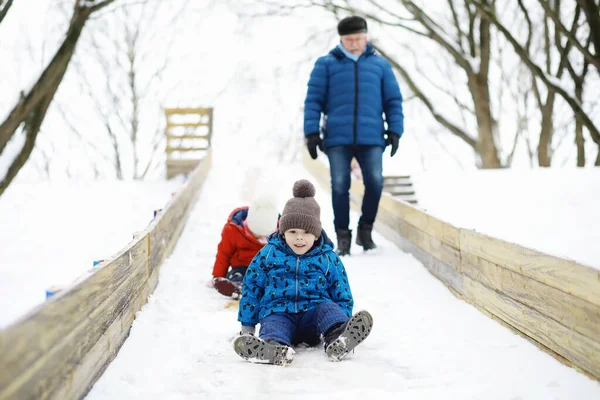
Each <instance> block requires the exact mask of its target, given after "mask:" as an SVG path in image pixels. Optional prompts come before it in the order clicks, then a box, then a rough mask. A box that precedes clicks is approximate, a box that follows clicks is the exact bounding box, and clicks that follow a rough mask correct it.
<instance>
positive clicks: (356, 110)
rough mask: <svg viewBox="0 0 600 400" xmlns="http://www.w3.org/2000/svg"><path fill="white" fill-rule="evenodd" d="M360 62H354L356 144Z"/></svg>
mask: <svg viewBox="0 0 600 400" xmlns="http://www.w3.org/2000/svg"><path fill="white" fill-rule="evenodd" d="M357 120H358V60H356V61H355V62H354V144H356V135H357V129H358V126H357V125H358V121H357Z"/></svg>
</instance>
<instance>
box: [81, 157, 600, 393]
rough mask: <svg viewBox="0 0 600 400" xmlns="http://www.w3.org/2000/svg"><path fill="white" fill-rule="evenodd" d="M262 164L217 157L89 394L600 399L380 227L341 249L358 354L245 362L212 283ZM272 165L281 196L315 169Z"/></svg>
mask: <svg viewBox="0 0 600 400" xmlns="http://www.w3.org/2000/svg"><path fill="white" fill-rule="evenodd" d="M217 159H218V158H217ZM256 172H257V171H255V170H247V176H243V175H242V174H240V173H239V170H237V171H236V169H235V168H231V165H215V166H214V167H213V169H212V171H211V173H210V175H209V177H208V180H207V182H206V185H205V186H204V190H203V192H202V194H201V196H200V199H199V201H198V203H197V204H196V206H195V208H194V210H193V212H192V214H191V216H190V220H189V221H188V223H187V226H186V228H185V230H184V232H183V235H182V237H181V239H180V240H179V243H178V245H177V247H176V248H175V250H174V253H173V254H172V256H171V257H170V258H169V259H168V260H167V261H166V263H165V265H164V266H163V267H162V269H161V275H160V283H159V285H158V287H157V289H156V291H155V293H154V294H153V295H152V296H151V298H150V299H149V303H148V304H147V305H146V306H145V307H144V308H143V309H142V311H141V312H139V313H138V316H137V319H136V320H135V321H134V324H133V328H132V330H131V335H130V336H129V338H128V339H127V341H126V342H125V344H124V345H123V347H122V349H121V351H120V353H119V354H118V356H117V358H116V359H115V360H114V361H113V363H112V364H111V365H110V366H109V368H108V369H107V370H106V372H105V373H104V375H103V376H102V377H101V378H100V380H99V381H98V382H97V383H96V385H95V386H94V388H93V389H92V391H91V392H90V394H89V395H88V396H87V399H88V400H100V399H133V398H144V399H145V400H151V399H184V400H185V399H204V398H210V399H213V398H215V399H216V398H218V399H236V400H239V399H254V398H261V399H265V398H267V399H286V398H310V399H337V398H343V399H364V398H365V397H367V396H368V397H371V398H388V397H389V398H402V399H439V398H444V399H455V398H456V399H544V400H545V399H598V398H600V385H599V384H598V383H597V382H594V381H592V380H590V379H588V378H587V377H585V376H584V375H582V374H579V373H577V372H575V370H573V369H570V368H567V367H566V366H564V365H562V364H560V363H559V362H557V361H556V360H554V359H553V358H552V357H551V356H549V355H547V354H546V353H544V352H542V351H540V350H538V349H537V348H536V347H535V346H533V345H532V344H530V343H529V342H527V341H526V340H524V339H522V338H521V337H519V336H516V335H514V334H512V333H511V332H510V331H509V330H507V329H505V328H503V327H502V326H500V325H499V324H497V323H495V322H493V321H492V320H490V319H489V318H487V317H485V316H484V315H483V314H481V313H480V312H478V311H477V310H475V309H474V308H473V307H471V306H469V305H467V304H466V303H464V302H462V301H459V300H457V299H456V298H455V297H454V296H452V294H450V292H449V291H448V290H447V289H446V288H445V287H444V286H443V285H442V284H441V283H440V282H439V281H437V280H436V279H435V278H433V277H432V276H431V275H430V274H429V273H428V272H426V270H425V268H424V267H423V266H422V265H421V264H420V263H419V262H418V261H417V260H415V259H414V258H413V257H412V256H411V255H408V254H405V253H403V252H401V251H400V250H398V249H397V248H396V247H395V246H394V245H393V244H391V243H390V242H387V241H386V240H384V239H383V238H382V237H380V236H378V235H376V236H375V239H376V241H377V242H378V243H379V245H380V246H381V248H382V252H381V253H380V254H378V255H365V254H360V253H359V252H357V251H356V250H355V252H354V253H355V254H354V255H353V256H352V257H349V258H345V259H344V263H345V265H346V267H347V270H348V274H349V278H350V283H351V285H352V290H353V293H354V297H355V302H356V308H355V310H359V309H367V310H369V311H370V312H371V313H372V314H373V316H374V321H375V322H374V328H373V332H372V334H371V336H370V337H369V339H368V340H367V341H366V342H365V343H363V344H361V346H359V347H358V348H357V350H356V353H355V354H353V355H349V356H348V358H347V359H346V360H344V361H343V362H341V363H332V362H329V361H328V360H327V359H326V357H325V355H324V353H323V351H322V350H321V349H320V348H314V349H300V350H299V351H298V353H297V355H296V359H295V360H294V362H293V363H292V365H291V366H289V367H288V368H281V367H273V366H265V365H254V364H249V363H247V362H244V361H243V360H242V359H240V358H239V357H238V356H237V355H236V354H235V353H234V352H233V350H232V347H231V340H232V339H233V337H234V335H235V333H236V332H237V331H238V330H239V325H238V322H237V321H236V316H237V310H236V309H235V308H225V307H224V306H225V304H226V299H225V298H223V297H222V296H220V295H219V294H218V293H216V292H215V291H213V290H210V289H208V288H206V287H205V286H204V283H205V282H206V281H207V280H208V279H209V278H210V273H211V269H212V263H213V261H214V255H215V251H216V246H217V243H218V240H219V232H220V229H221V227H222V225H223V223H224V221H225V218H226V217H227V215H228V214H229V212H230V211H231V209H232V208H234V207H236V206H238V205H240V204H246V203H247V201H248V198H247V197H244V196H247V195H249V194H251V191H246V190H240V188H243V187H246V186H247V185H245V182H247V181H251V180H252V177H256V176H257V174H256ZM274 172H277V175H276V176H274V175H272V174H273V173H274ZM270 175H271V178H270V182H266V183H265V182H262V183H261V182H259V187H261V184H263V185H265V184H266V185H267V186H268V187H271V188H272V189H273V190H274V189H275V188H277V190H280V198H281V200H282V201H285V200H286V199H287V198H289V197H290V195H291V185H292V183H293V182H294V180H295V179H297V178H300V177H308V175H307V172H306V171H304V170H302V169H300V168H298V169H283V168H278V169H276V170H271V171H270ZM244 178H248V180H245V179H244ZM222 182H228V184H227V185H226V186H224V185H222ZM267 186H262V187H267ZM216 193H218V194H219V195H218V196H216V195H215V194H216ZM317 200H318V201H319V202H320V204H321V207H322V221H323V224H324V228H325V229H326V230H327V231H329V232H331V233H332V226H331V221H332V214H331V211H330V207H329V198H328V196H327V195H326V193H325V192H324V191H323V190H320V189H318V195H317ZM356 220H357V216H356V215H353V222H354V223H355V222H356Z"/></svg>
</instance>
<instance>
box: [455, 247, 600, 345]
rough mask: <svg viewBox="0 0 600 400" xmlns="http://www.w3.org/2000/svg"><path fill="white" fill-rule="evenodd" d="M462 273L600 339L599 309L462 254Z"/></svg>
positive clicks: (489, 263) (588, 335) (590, 336)
mask: <svg viewBox="0 0 600 400" xmlns="http://www.w3.org/2000/svg"><path fill="white" fill-rule="evenodd" d="M461 271H462V272H463V273H464V274H466V275H468V276H469V277H470V278H471V279H473V280H476V281H478V282H481V283H483V284H485V285H486V286H488V287H490V288H492V289H494V290H496V291H499V292H501V293H502V294H504V295H506V296H508V297H510V298H511V299H513V300H516V301H518V302H519V303H523V304H525V305H527V306H529V307H531V308H533V309H534V310H537V311H539V312H540V313H542V314H544V315H545V316H547V317H550V318H552V319H553V320H555V321H557V322H559V323H561V324H562V325H564V326H566V327H567V328H569V329H573V330H575V331H577V332H579V333H581V334H582V335H585V336H587V337H588V338H591V339H593V338H600V307H598V306H596V305H594V304H592V303H589V302H587V301H585V300H581V299H579V298H577V297H574V296H572V295H570V294H568V293H565V292H563V291H560V290H558V289H555V288H553V287H550V286H547V285H544V284H543V283H540V282H538V281H536V280H533V279H531V278H528V277H526V276H523V275H521V274H518V273H516V272H512V271H510V270H508V269H505V268H502V267H500V266H498V265H496V264H494V263H491V262H489V261H487V260H484V259H481V258H479V257H477V256H475V255H472V254H470V253H467V252H461Z"/></svg>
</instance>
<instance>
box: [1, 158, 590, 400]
mask: <svg viewBox="0 0 600 400" xmlns="http://www.w3.org/2000/svg"><path fill="white" fill-rule="evenodd" d="M304 163H305V167H306V168H307V170H309V171H310V172H311V173H312V174H313V175H314V177H315V179H316V181H318V182H319V183H320V184H321V185H322V186H323V187H324V188H326V189H327V190H329V187H330V186H329V171H328V170H327V167H325V166H324V165H323V164H321V163H319V162H315V161H312V160H310V159H309V158H308V157H305V161H304ZM210 165H211V152H210V151H208V152H207V153H206V155H205V157H204V159H203V160H202V161H201V162H200V163H199V164H198V165H197V166H196V167H195V169H194V170H193V172H191V173H190V175H189V179H188V180H187V181H186V183H185V184H184V185H183V187H182V188H181V189H180V190H179V191H178V192H177V193H176V194H175V195H174V196H173V197H172V199H171V200H170V202H169V203H168V204H167V205H166V206H165V207H164V208H163V210H162V211H161V212H160V213H158V214H157V215H156V217H155V218H154V219H153V220H152V222H151V223H150V225H149V226H148V227H147V229H146V230H144V231H142V232H138V233H137V234H136V235H135V237H134V239H133V240H132V241H131V242H130V243H129V244H128V245H127V246H126V247H125V248H124V249H123V250H122V251H120V252H119V253H118V254H117V255H115V256H114V257H113V258H112V259H111V260H107V261H105V262H103V263H102V264H100V265H98V266H97V267H95V268H94V269H92V270H91V271H89V273H88V274H87V276H85V277H82V278H81V279H79V280H78V281H77V282H75V283H73V285H71V287H69V288H67V289H66V290H64V291H63V292H61V293H59V294H57V295H55V296H54V297H52V298H50V299H49V300H48V301H47V302H46V303H44V304H42V305H40V306H39V307H37V308H36V309H34V310H33V311H32V312H30V313H29V314H28V315H26V316H24V317H23V318H22V319H20V320H18V321H17V322H15V323H14V324H12V325H11V326H9V327H7V328H5V329H3V330H0V400H7V399H19V400H22V399H36V400H37V399H61V400H62V399H80V398H83V397H84V396H85V395H86V394H87V393H88V391H89V390H90V388H91V387H92V386H93V384H94V383H95V382H96V380H98V378H99V377H100V376H101V375H102V373H103V372H104V370H105V369H106V368H107V366H108V365H109V364H110V362H111V361H112V360H113V359H114V357H115V356H116V354H117V352H118V351H119V349H120V347H121V345H122V344H123V342H124V341H125V339H126V338H127V336H128V334H129V330H130V328H131V324H132V323H133V320H134V319H135V313H136V312H137V311H138V310H140V308H141V307H142V306H143V305H144V304H145V303H146V301H147V299H148V296H149V295H150V294H151V293H152V292H153V291H154V288H155V287H156V285H157V283H158V273H159V270H160V267H161V264H162V262H163V260H164V259H165V258H166V257H167V256H168V255H169V254H170V253H171V251H172V249H173V248H174V246H175V244H176V242H177V239H178V238H179V236H180V234H181V231H182V230H183V227H184V225H185V223H186V221H187V217H188V215H189V212H190V210H191V208H192V207H193V204H194V202H195V201H196V199H197V197H198V194H199V193H200V191H201V188H202V185H203V183H204V180H205V178H206V176H207V174H208V171H209V169H210ZM351 199H352V202H353V203H354V206H358V205H359V204H360V203H361V201H362V185H361V183H360V182H359V181H353V182H352V188H351ZM376 229H377V230H378V231H379V232H381V233H382V234H383V235H384V236H386V238H388V239H389V240H391V241H392V242H394V243H395V244H397V245H398V246H399V247H400V248H402V249H403V250H405V251H408V252H410V253H412V254H413V255H414V256H415V257H416V258H418V259H419V260H420V261H421V262H422V263H423V265H425V267H426V268H427V269H428V270H429V271H430V272H431V273H432V274H433V275H434V276H435V277H437V278H438V279H440V280H441V281H442V282H443V283H444V284H445V285H446V286H447V287H448V288H449V289H450V291H451V292H452V293H453V294H455V295H456V296H457V297H459V298H461V299H463V300H465V301H467V302H469V303H470V304H472V305H474V306H475V307H477V309H479V310H480V311H481V312H483V313H484V314H485V315H487V316H489V317H490V318H493V319H494V320H496V321H498V322H499V323H501V324H502V325H504V326H506V327H508V328H509V329H511V330H513V331H514V332H516V333H518V334H520V335H522V336H524V337H525V338H527V339H528V340H530V341H531V342H533V343H534V344H536V345H537V346H539V347H540V348H541V349H543V350H544V351H546V352H548V353H550V354H551V355H553V356H554V357H556V358H557V359H558V360H560V361H561V362H563V363H565V364H567V365H569V366H572V367H574V368H576V369H577V370H579V371H581V372H583V373H585V374H586V375H588V376H590V377H591V378H593V379H596V380H599V379H600V271H598V270H595V269H593V268H590V267H587V266H584V265H580V264H578V263H576V262H573V261H569V260H566V259H561V258H558V257H553V256H550V255H546V254H543V253H540V252H536V251H533V250H530V249H527V248H524V247H522V246H518V245H515V244H512V243H508V242H505V241H502V240H498V239H495V238H492V237H489V236H486V235H482V234H479V233H476V232H473V231H471V230H468V229H460V228H457V227H454V226H452V225H450V224H448V223H446V222H443V221H441V220H439V219H437V218H434V217H432V216H431V215H429V214H427V213H425V212H423V211H421V210H419V209H418V208H416V207H414V206H413V205H411V204H409V203H408V202H406V201H403V200H399V199H397V198H394V197H392V195H390V194H384V196H383V197H382V200H381V203H380V209H379V217H378V222H377V223H376Z"/></svg>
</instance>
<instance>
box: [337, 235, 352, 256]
mask: <svg viewBox="0 0 600 400" xmlns="http://www.w3.org/2000/svg"><path fill="white" fill-rule="evenodd" d="M335 233H336V234H337V249H336V251H335V252H336V253H337V255H338V256H347V255H350V245H351V244H352V231H351V230H349V229H336V230H335Z"/></svg>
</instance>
